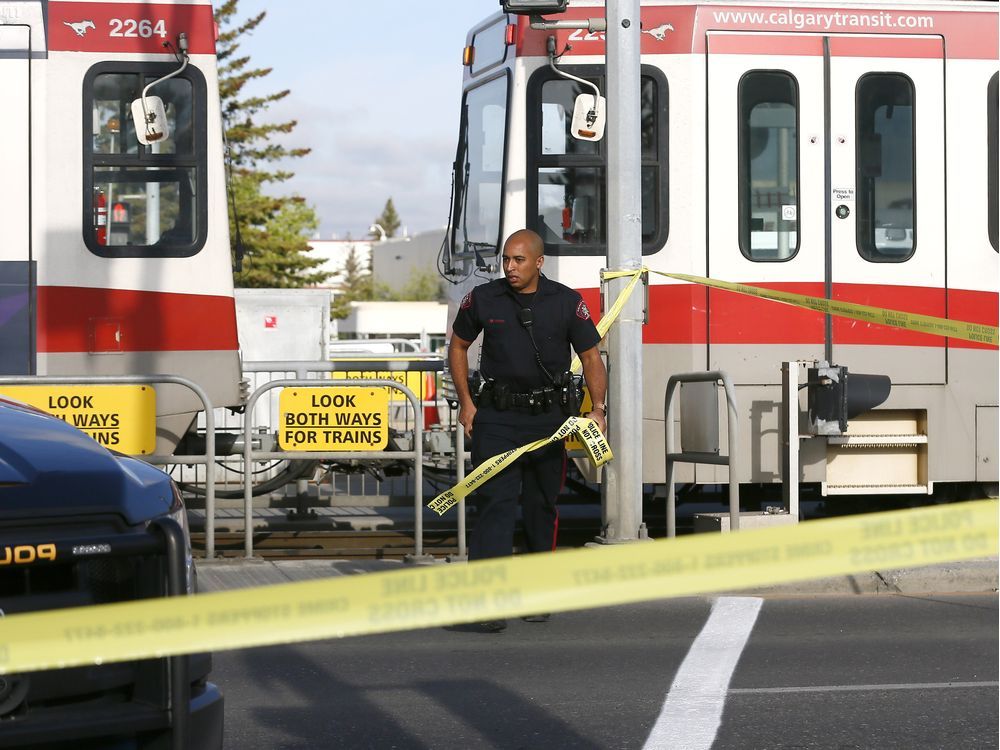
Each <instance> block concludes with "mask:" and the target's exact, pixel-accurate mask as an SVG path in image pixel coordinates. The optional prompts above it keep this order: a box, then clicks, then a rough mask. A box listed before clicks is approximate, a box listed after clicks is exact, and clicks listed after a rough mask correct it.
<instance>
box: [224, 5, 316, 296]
mask: <svg viewBox="0 0 1000 750" xmlns="http://www.w3.org/2000/svg"><path fill="white" fill-rule="evenodd" d="M238 5H239V0H226V2H224V3H223V4H222V5H221V6H219V8H218V10H216V12H215V20H216V22H217V23H218V24H219V29H220V33H219V41H218V44H217V49H218V58H219V96H220V99H221V105H222V119H223V126H224V128H225V137H226V146H227V150H228V159H229V170H230V174H229V178H230V189H231V190H232V200H231V201H230V205H229V211H230V214H229V230H230V237H231V239H232V242H233V243H234V252H238V248H237V245H238V244H239V243H240V241H241V242H242V246H243V249H244V251H245V257H244V260H243V270H242V271H239V272H237V273H236V274H235V276H234V278H235V283H236V285H237V286H243V287H301V286H308V285H312V284H318V283H321V282H323V281H324V280H325V279H326V278H327V277H328V276H329V274H327V273H325V272H323V271H318V270H317V268H318V266H320V265H321V264H322V263H323V260H322V259H321V258H313V257H310V256H309V254H308V253H309V250H310V247H309V242H308V238H309V237H310V236H311V235H312V233H313V232H314V231H315V230H316V227H317V226H319V220H318V219H317V217H316V212H315V211H314V210H313V209H312V207H310V206H309V205H307V204H306V202H305V200H304V199H303V198H301V197H300V196H297V195H291V196H277V197H276V196H272V195H268V194H266V193H265V192H264V187H265V186H266V185H269V184H277V183H281V182H284V181H285V180H287V179H288V178H290V177H291V176H292V174H293V173H292V172H289V171H286V170H281V169H278V168H276V167H275V166H272V165H274V164H275V163H276V162H279V161H281V160H283V159H289V158H301V157H303V156H305V155H306V154H308V153H309V151H310V149H308V148H286V147H285V146H283V145H282V144H280V143H278V142H277V141H276V140H275V137H276V136H279V135H284V134H288V133H291V132H292V131H293V130H294V129H295V126H296V125H297V122H296V121H295V120H289V121H288V122H281V123H275V122H266V121H262V120H261V117H260V116H261V115H262V114H264V113H265V112H266V110H267V108H268V107H270V106H271V105H272V104H273V103H274V102H276V101H279V100H281V99H284V98H285V97H286V96H288V93H289V92H288V90H287V89H286V90H284V91H279V92H276V93H272V94H267V95H263V96H252V95H246V94H245V93H244V91H243V89H244V86H246V84H247V83H249V82H250V81H253V80H256V79H262V78H264V77H266V76H267V75H268V74H270V72H271V70H272V69H271V68H256V67H253V66H252V65H250V57H249V56H247V55H240V54H239V48H240V42H239V40H240V39H241V38H245V36H246V35H247V34H249V33H251V32H252V31H253V30H254V29H256V28H257V27H258V26H259V25H260V23H261V21H263V20H264V17H265V16H266V15H267V13H266V11H262V12H261V13H258V14H257V15H255V16H253V17H251V18H248V19H245V20H242V21H240V20H238V19H237V14H238ZM234 208H235V211H234ZM234 213H235V215H234Z"/></svg>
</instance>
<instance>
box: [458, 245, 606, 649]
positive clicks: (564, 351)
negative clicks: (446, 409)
mask: <svg viewBox="0 0 1000 750" xmlns="http://www.w3.org/2000/svg"><path fill="white" fill-rule="evenodd" d="M543 252H544V245H543V243H542V238H541V237H539V236H538V235H537V234H536V233H535V232H532V231H531V230H528V229H522V230H520V231H517V232H515V233H514V234H512V235H511V236H510V237H509V238H508V239H507V242H506V243H504V247H503V271H504V276H505V278H503V279H495V280H493V281H490V282H488V283H486V284H482V285H480V286H477V287H476V288H475V289H473V290H472V291H471V292H469V294H467V295H466V296H465V298H464V299H463V300H462V303H461V305H460V307H459V311H458V314H457V315H456V316H455V321H454V323H453V325H452V337H451V342H450V344H449V347H448V366H449V369H450V370H451V376H452V378H453V379H454V381H455V389H456V391H457V392H458V398H459V412H458V421H459V422H460V423H461V425H462V427H463V428H464V429H465V434H466V435H467V436H468V437H471V439H472V461H473V463H474V464H475V465H477V466H478V465H479V464H480V463H482V462H483V461H485V460H486V459H487V458H490V457H491V456H495V455H497V454H500V453H504V452H505V451H508V450H510V449H512V448H518V447H520V446H522V445H525V444H526V443H530V442H533V441H535V440H538V439H540V438H547V437H549V436H550V435H552V433H553V432H555V430H556V429H557V428H558V427H559V425H560V424H562V423H563V421H564V420H565V419H566V417H567V416H568V415H569V414H570V413H571V411H572V406H573V404H572V403H570V405H569V407H567V405H566V403H565V400H566V398H567V396H568V395H569V396H571V395H572V393H571V392H572V389H573V386H572V384H571V383H570V382H568V374H569V372H568V371H569V365H570V360H571V357H570V346H572V347H573V349H574V350H575V351H576V353H577V355H578V356H579V357H580V361H581V363H582V364H583V376H584V379H585V380H586V383H587V388H588V390H589V391H590V396H591V399H592V401H593V403H594V408H593V410H592V411H590V413H589V414H587V416H588V417H589V418H590V419H593V420H594V421H596V422H597V424H598V425H599V426H600V428H601V431H602V432H605V431H606V430H607V422H606V415H607V407H606V406H605V396H606V393H607V371H606V370H605V368H604V361H603V360H602V359H601V356H600V353H599V352H598V350H597V344H598V342H599V341H600V338H601V336H600V334H599V333H598V332H597V328H596V326H595V325H594V321H593V320H592V319H591V317H590V311H589V310H588V309H587V305H586V303H585V302H584V301H583V299H582V298H581V297H580V294H579V292H577V291H575V290H573V289H570V288H569V287H566V286H564V285H562V284H559V283H557V282H555V281H552V280H551V279H549V278H547V277H546V276H544V275H542V273H541V270H542V266H543V265H544V263H545V257H544V255H543ZM480 332H482V334H483V342H482V352H481V359H480V363H479V374H480V380H479V382H478V384H474V387H475V388H476V390H477V391H478V393H476V394H473V393H472V390H471V389H470V385H469V380H468V375H469V360H468V351H469V347H470V346H471V345H472V342H473V341H475V340H476V338H477V337H478V336H479V334H480ZM570 400H571V401H572V399H570ZM577 408H578V407H577ZM577 413H578V412H577ZM574 416H575V414H574ZM565 469H566V454H565V450H564V448H563V444H562V443H561V442H558V443H553V444H552V445H548V446H545V447H543V448H541V449H539V450H536V451H533V452H530V453H526V454H524V455H522V456H521V457H520V458H519V459H518V460H517V461H516V462H515V463H514V464H513V465H512V466H509V467H508V468H507V469H506V470H505V471H503V472H501V473H500V474H498V475H497V476H496V477H494V478H492V479H490V480H488V481H487V482H485V483H484V484H482V485H481V486H480V487H479V489H478V490H477V491H476V494H475V496H474V502H475V504H476V508H477V511H478V513H477V521H476V524H475V527H474V528H473V530H472V533H471V537H470V539H469V559H470V560H481V559H485V558H490V557H499V556H502V555H509V554H510V553H511V549H512V547H513V537H514V519H515V514H516V511H517V505H518V503H519V502H520V505H521V510H522V517H523V521H524V531H525V538H526V541H527V549H528V551H529V552H542V551H547V550H552V549H555V545H556V532H557V530H558V525H559V511H558V509H557V508H556V496H557V495H558V494H559V492H560V490H561V489H562V483H563V479H564V477H565ZM490 624H495V625H497V627H496V628H494V629H496V630H500V629H502V624H503V623H502V621H494V623H490Z"/></svg>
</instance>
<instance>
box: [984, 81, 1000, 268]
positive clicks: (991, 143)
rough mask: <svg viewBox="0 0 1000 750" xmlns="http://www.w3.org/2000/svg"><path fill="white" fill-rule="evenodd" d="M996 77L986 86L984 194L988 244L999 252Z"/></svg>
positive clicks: (998, 98) (999, 105)
mask: <svg viewBox="0 0 1000 750" xmlns="http://www.w3.org/2000/svg"><path fill="white" fill-rule="evenodd" d="M998 79H1000V73H994V74H993V77H992V78H990V82H989V85H987V87H986V140H987V143H986V153H987V165H986V169H987V179H986V182H987V185H986V196H987V200H988V201H989V203H988V205H989V208H988V209H987V212H988V214H987V215H988V219H989V221H988V224H989V232H990V244H991V245H993V249H994V250H996V251H998V252H1000V244H998V241H997V235H998V231H997V230H998V228H997V211H998V206H997V201H1000V195H998V191H997V168H998V162H1000V159H998V154H997V150H998V148H1000V143H998V140H1000V132H998V128H997V118H998V117H1000V95H998V91H997V88H998Z"/></svg>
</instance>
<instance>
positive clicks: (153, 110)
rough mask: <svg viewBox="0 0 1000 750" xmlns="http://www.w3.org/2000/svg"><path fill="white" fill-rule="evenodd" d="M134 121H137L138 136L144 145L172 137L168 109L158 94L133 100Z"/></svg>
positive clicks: (136, 132) (136, 130)
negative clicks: (168, 122) (168, 121)
mask: <svg viewBox="0 0 1000 750" xmlns="http://www.w3.org/2000/svg"><path fill="white" fill-rule="evenodd" d="M132 121H133V122H134V123H135V134H136V137H137V138H138V139H139V143H141V144H142V145H143V146H148V145H149V144H151V143H158V142H159V141H165V140H167V138H169V137H170V126H169V125H168V124H167V109H166V107H164V106H163V100H162V99H161V98H160V97H158V96H142V97H139V98H138V99H136V100H135V101H134V102H132Z"/></svg>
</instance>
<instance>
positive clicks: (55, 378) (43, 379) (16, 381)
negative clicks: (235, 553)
mask: <svg viewBox="0 0 1000 750" xmlns="http://www.w3.org/2000/svg"><path fill="white" fill-rule="evenodd" d="M165 383H170V384H172V385H179V386H183V387H185V388H187V389H188V390H190V391H192V392H194V394H195V395H196V396H197V397H198V398H199V399H201V403H202V406H203V407H204V411H205V452H204V454H201V455H198V454H195V455H191V456H177V455H164V454H155V453H154V454H152V455H136V456H134V457H135V458H138V459H141V460H143V461H145V462H146V463H150V464H157V465H166V464H204V466H205V556H206V557H207V558H208V559H211V558H213V557H214V556H215V416H214V411H213V407H212V402H211V400H210V399H209V398H208V394H207V393H205V391H204V390H202V388H201V386H199V385H198V384H197V383H195V382H193V381H191V380H188V379H187V378H182V377H179V376H177V375H87V376H73V375H18V376H2V377H0V386H3V385H157V384H165Z"/></svg>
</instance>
